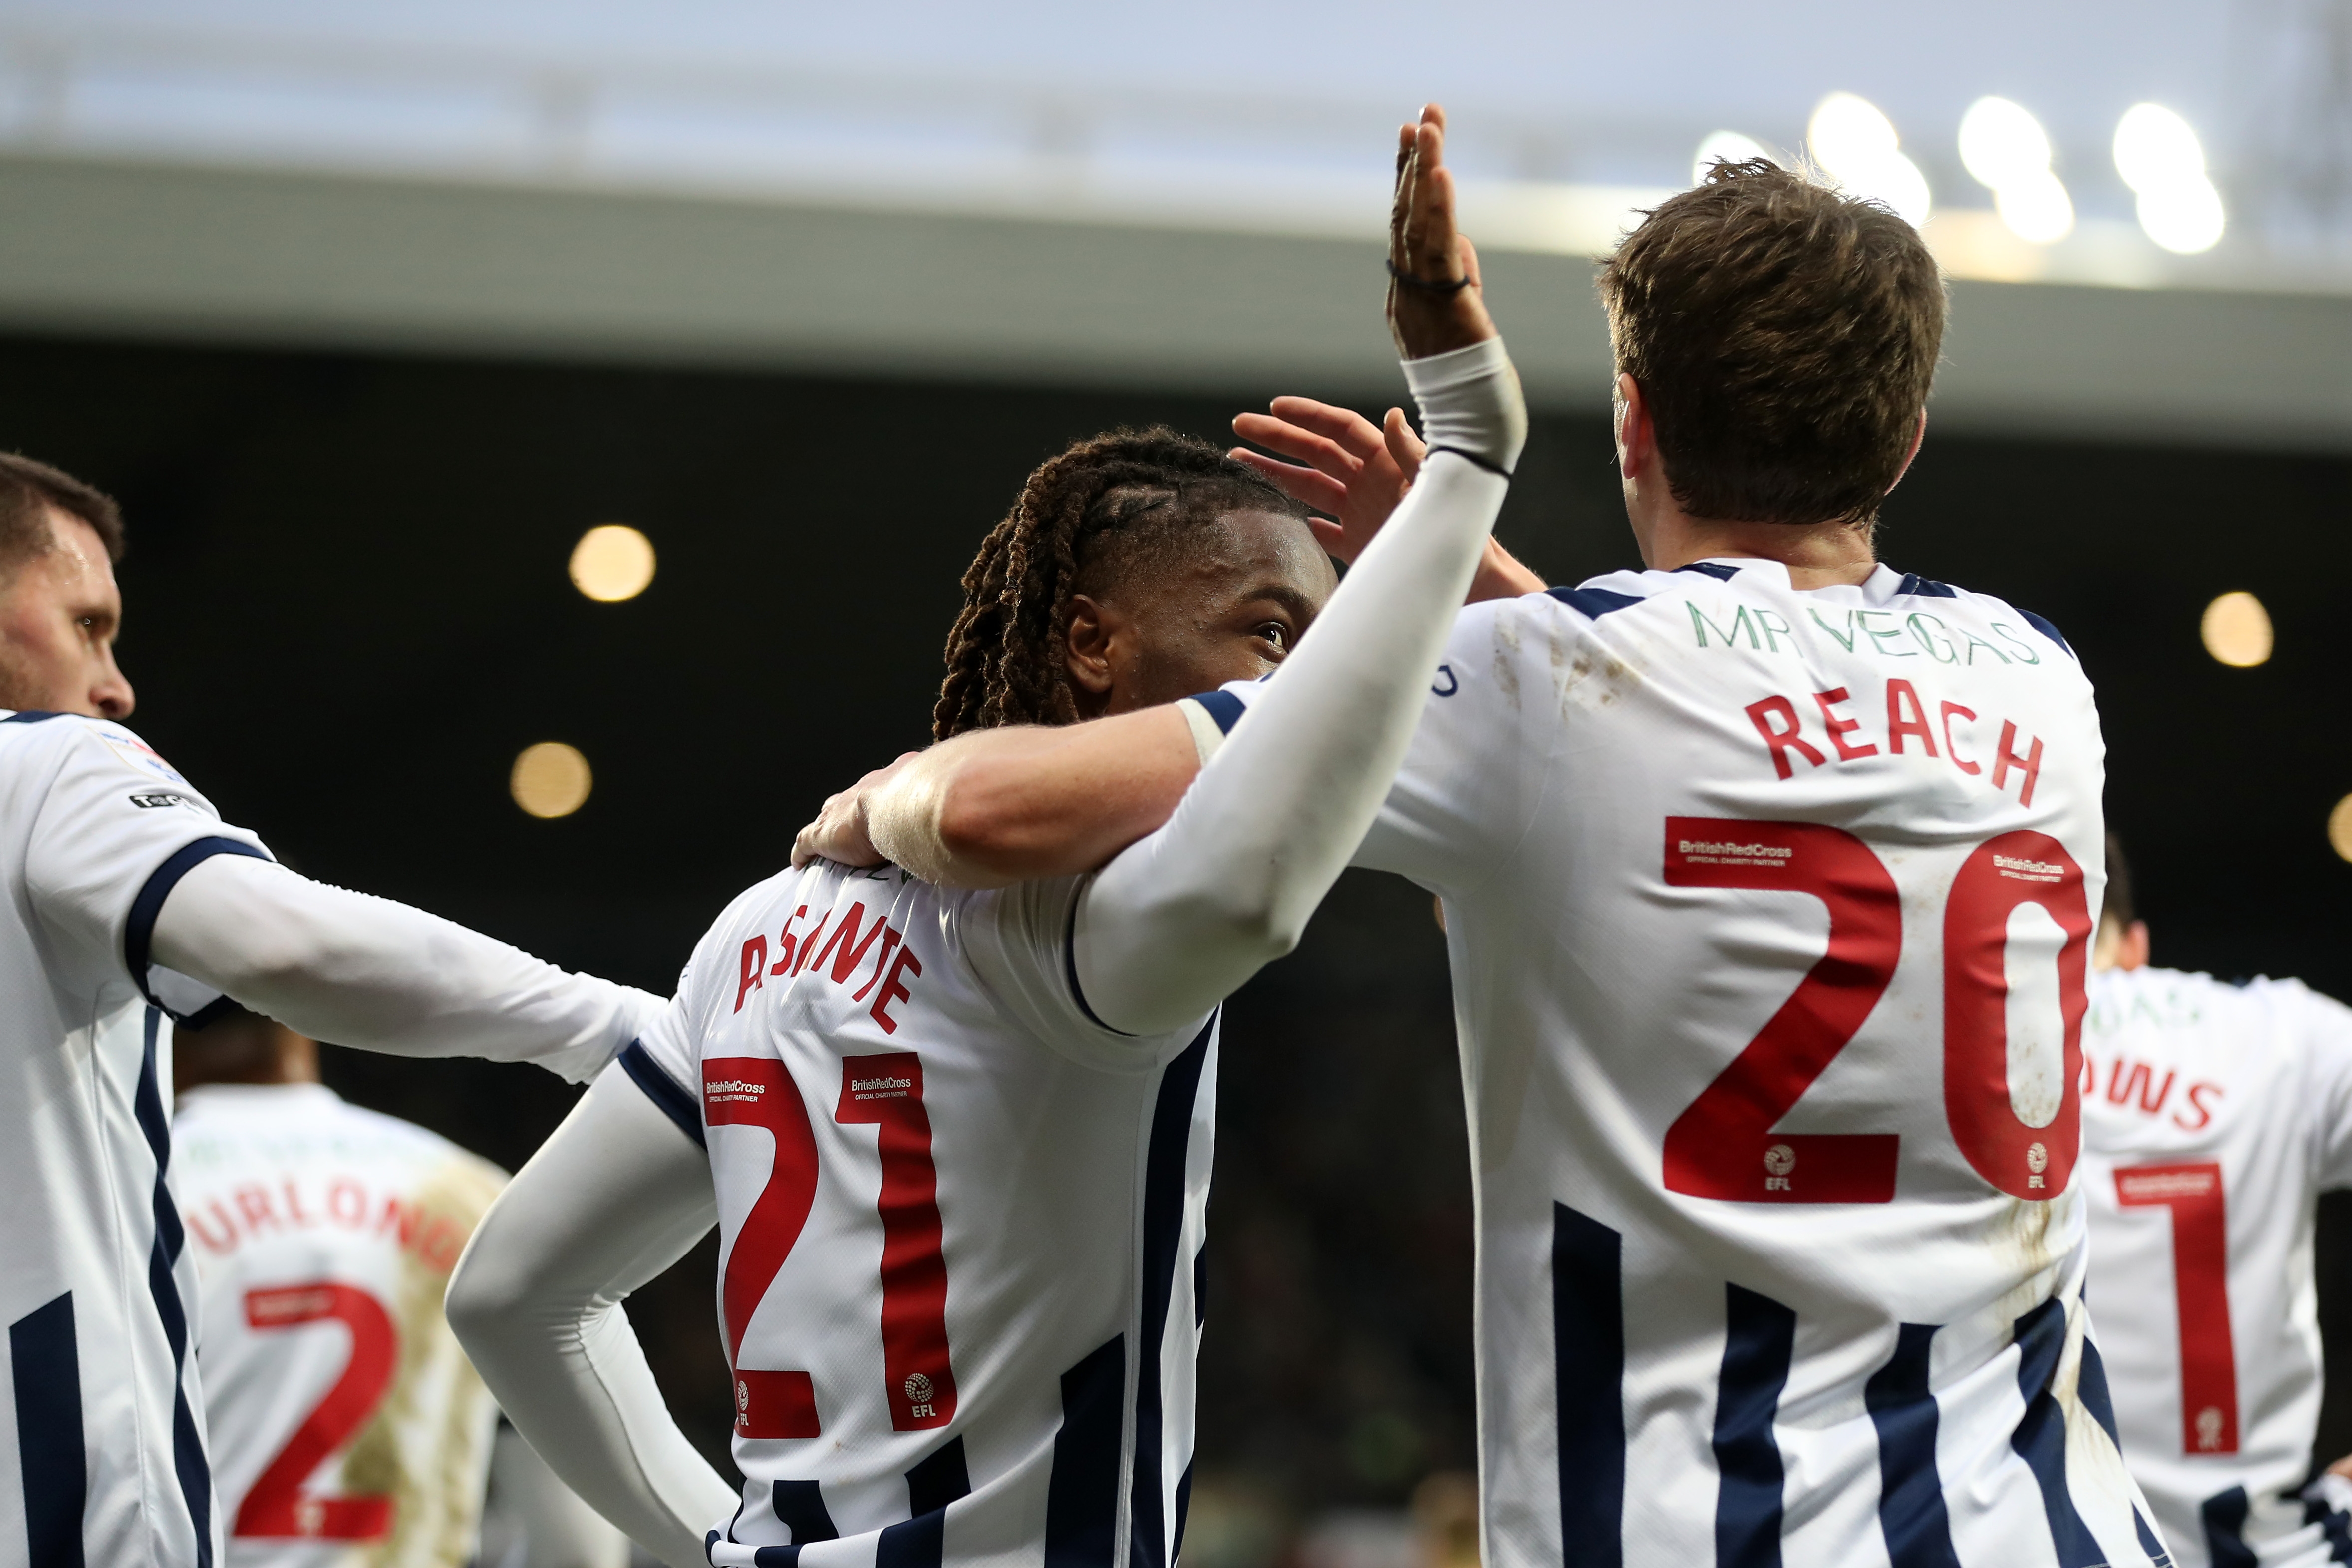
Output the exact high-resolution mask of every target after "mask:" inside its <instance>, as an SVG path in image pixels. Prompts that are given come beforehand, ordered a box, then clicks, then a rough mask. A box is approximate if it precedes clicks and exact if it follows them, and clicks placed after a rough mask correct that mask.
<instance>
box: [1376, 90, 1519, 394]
mask: <svg viewBox="0 0 2352 1568" xmlns="http://www.w3.org/2000/svg"><path fill="white" fill-rule="evenodd" d="M1389 331H1390V333H1391V336H1393V337H1394V338H1395V339H1396V345H1397V352H1398V353H1402V355H1403V356H1404V357H1405V358H1407V359H1427V358H1428V357H1430V356H1431V355H1432V354H1442V353H1450V352H1451V351H1453V350H1454V349H1464V348H1468V347H1469V346H1470V345H1471V344H1472V343H1476V342H1485V341H1486V339H1488V338H1491V337H1494V336H1495V335H1496V332H1495V323H1494V321H1492V320H1491V319H1490V318H1489V317H1488V316H1487V314H1486V299H1485V293H1484V285H1483V284H1482V283H1481V282H1480V280H1479V277H1478V253H1477V251H1476V250H1475V249H1474V248H1472V247H1471V244H1470V241H1469V239H1468V238H1467V237H1465V236H1464V235H1462V234H1461V233H1460V232H1459V231H1457V230H1456V229H1455V227H1454V173H1453V171H1452V170H1450V169H1448V168H1446V167H1445V110H1443V109H1440V108H1439V107H1438V106H1437V105H1435V104H1430V105H1429V106H1427V107H1426V108H1424V109H1423V110H1422V111H1421V119H1420V120H1419V121H1417V122H1415V123H1413V124H1412V125H1402V126H1399V127H1398V128H1397V177H1396V199H1395V203H1394V205H1392V206H1391V208H1390V211H1389Z"/></svg>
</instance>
